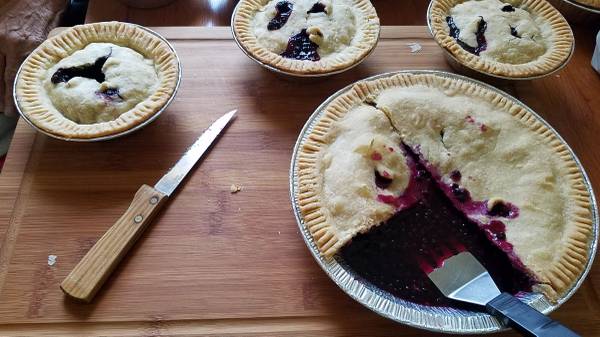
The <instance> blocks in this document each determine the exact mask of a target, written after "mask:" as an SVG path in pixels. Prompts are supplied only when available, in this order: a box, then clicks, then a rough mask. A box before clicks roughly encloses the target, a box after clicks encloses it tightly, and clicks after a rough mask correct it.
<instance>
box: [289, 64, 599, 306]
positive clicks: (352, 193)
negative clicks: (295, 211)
mask: <svg viewBox="0 0 600 337" xmlns="http://www.w3.org/2000/svg"><path fill="white" fill-rule="evenodd" d="M299 151H300V152H299V157H298V164H297V172H298V184H299V192H298V202H299V205H300V210H301V213H302V216H303V219H304V223H305V224H306V226H307V228H308V229H309V231H310V232H311V233H312V236H313V237H314V240H315V242H316V244H317V246H318V248H319V249H320V251H321V253H322V254H323V255H324V256H327V257H331V256H334V255H336V254H337V255H340V256H342V257H343V258H344V260H345V262H346V263H347V264H348V265H350V266H351V267H352V268H353V269H354V270H355V271H356V272H357V273H358V274H359V275H360V276H362V277H364V278H366V279H367V280H369V281H370V282H373V283H375V284H377V285H378V286H380V287H382V288H383V289H385V290H388V291H390V292H392V293H393V294H395V295H397V296H399V297H403V298H405V299H409V300H412V301H416V302H422V303H425V304H432V305H443V304H444V303H445V302H444V299H443V296H442V295H441V294H440V293H439V292H437V289H436V288H435V287H434V286H433V285H432V284H431V283H430V281H429V279H428V278H427V277H426V276H425V274H424V273H423V271H424V270H425V269H424V268H423V264H422V263H423V261H426V262H429V265H432V266H433V267H435V266H436V264H439V263H440V262H441V261H442V260H443V258H445V257H448V256H450V255H452V254H455V253H457V252H459V251H463V250H468V251H470V252H472V253H473V254H474V255H475V256H476V257H477V258H478V259H480V261H481V262H482V263H483V264H484V265H485V266H486V268H488V270H490V273H491V274H492V276H493V277H494V279H495V280H496V282H499V283H500V286H501V289H503V290H504V291H511V292H513V293H516V292H518V291H525V290H526V291H530V290H532V289H533V290H537V291H541V292H543V293H544V294H545V295H546V296H547V297H548V298H549V299H550V300H555V299H557V298H558V296H560V295H561V294H563V293H564V292H565V291H566V290H567V289H569V288H570V287H571V286H572V284H573V283H574V282H575V281H576V279H577V278H578V277H579V276H580V275H581V273H582V272H583V270H584V267H585V264H586V262H587V258H588V248H587V247H588V243H589V240H590V238H591V233H592V218H591V212H590V204H589V200H590V195H589V193H588V191H587V189H586V187H585V185H584V180H583V176H582V172H581V171H580V170H579V169H578V166H577V164H576V163H575V161H574V159H573V158H572V156H571V154H570V152H569V150H568V149H567V147H566V146H565V145H564V144H563V143H562V142H561V141H560V140H559V139H558V138H557V136H556V135H555V134H554V133H553V132H552V131H551V130H549V129H548V128H547V127H546V126H544V125H543V124H542V123H540V122H539V121H538V120H537V119H536V118H535V117H534V116H533V115H531V113H529V112H528V111H527V110H526V109H525V108H524V107H522V106H520V105H518V104H516V103H514V102H513V101H512V100H510V99H508V98H507V97H505V96H503V95H501V94H498V93H496V92H493V91H491V90H489V89H486V88H484V87H482V86H479V85H476V84H473V83H469V82H466V81H463V80H458V79H449V78H445V77H441V76H437V75H432V74H407V73H405V74H396V75H393V76H389V77H385V78H381V79H377V80H372V81H367V82H359V83H358V84H356V85H355V86H354V87H353V88H352V89H351V90H349V91H348V92H347V93H344V94H342V95H341V96H339V97H337V98H336V99H335V100H334V101H332V102H331V103H330V104H329V105H328V106H327V107H326V108H325V110H324V113H323V116H322V117H321V118H320V119H319V120H318V121H317V122H316V124H314V128H313V129H312V130H311V132H310V134H309V136H308V138H307V140H306V141H305V142H304V144H303V146H302V147H301V148H300V150H299ZM434 288H435V289H434Z"/></svg>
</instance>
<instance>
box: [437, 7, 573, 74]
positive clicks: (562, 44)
mask: <svg viewBox="0 0 600 337" xmlns="http://www.w3.org/2000/svg"><path fill="white" fill-rule="evenodd" d="M467 1H471V0H467ZM463 2H465V0H433V1H432V3H431V5H430V11H429V20H430V24H431V30H432V33H433V38H434V39H435V40H436V42H437V43H438V44H439V45H440V46H441V47H442V48H444V49H445V50H446V51H447V52H449V53H450V54H451V55H453V56H454V57H455V58H456V59H457V60H458V61H459V62H460V63H461V64H463V65H465V66H467V67H469V68H471V69H475V70H477V71H480V72H483V73H487V74H491V75H497V76H503V77H509V78H528V77H535V76H543V75H547V74H549V73H551V72H553V71H555V70H556V69H558V68H560V67H561V66H563V65H564V63H565V62H567V60H568V59H569V57H570V55H571V52H572V49H573V44H574V38H573V32H572V31H571V27H570V26H569V24H568V23H567V21H566V20H565V19H564V18H563V16H562V15H561V14H560V13H559V12H558V11H557V10H556V9H555V8H554V7H552V5H550V4H549V3H548V2H547V1H545V0H523V1H520V2H518V3H519V4H520V5H519V7H520V8H522V9H524V10H527V11H528V12H529V13H531V14H532V15H534V16H535V17H538V18H541V19H543V20H544V22H545V23H547V24H548V25H549V27H551V30H552V36H551V39H550V41H549V46H548V48H549V49H548V51H547V52H546V53H545V54H544V55H542V56H541V57H539V58H538V59H537V60H535V61H532V62H528V63H523V64H509V63H501V62H497V61H494V60H491V59H486V58H483V57H479V56H477V55H474V54H471V53H469V52H468V51H466V50H465V49H463V48H462V47H461V46H460V45H459V44H458V43H457V42H456V40H455V39H454V38H453V37H452V36H450V35H449V33H448V24H447V22H446V17H447V16H448V15H449V11H450V9H452V8H453V7H454V6H456V5H458V4H461V3H463Z"/></svg>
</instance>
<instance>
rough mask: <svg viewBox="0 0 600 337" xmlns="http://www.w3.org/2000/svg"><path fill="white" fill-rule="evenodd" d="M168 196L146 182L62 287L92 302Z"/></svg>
mask: <svg viewBox="0 0 600 337" xmlns="http://www.w3.org/2000/svg"><path fill="white" fill-rule="evenodd" d="M166 200H167V196H166V195H165V194H163V193H161V192H159V191H157V190H156V189H154V188H153V187H150V186H148V185H142V187H140V189H139V190H138V191H137V192H136V194H135V197H134V198H133V200H132V201H131V204H130V205H129V208H128V209H127V211H125V213H124V214H123V215H122V216H121V218H119V220H117V222H116V223H115V224H114V225H113V226H112V227H111V228H109V229H108V231H106V233H104V235H103V236H102V237H101V238H100V240H98V241H97V242H96V244H94V246H93V247H92V248H91V249H90V250H89V251H88V252H87V254H85V256H84V257H83V258H82V259H81V261H79V263H78V264H77V266H75V268H74V269H73V270H72V271H71V273H70V274H69V275H68V276H67V277H66V278H65V279H64V280H63V282H62V283H61V284H60V288H61V289H62V290H63V291H64V292H65V293H66V294H67V295H69V296H71V297H73V298H75V299H78V300H81V301H84V302H90V301H91V300H92V299H93V298H94V295H96V292H98V290H99V289H100V287H101V286H102V284H103V283H104V282H105V281H106V279H107V278H108V276H109V275H110V273H111V272H112V271H113V270H114V269H115V267H116V266H117V265H118V264H119V262H120V261H121V259H123V257H124V256H125V255H126V254H127V252H128V251H129V249H130V248H131V247H132V246H133V244H134V243H135V242H136V241H137V239H138V238H139V237H140V236H141V234H142V233H143V232H144V230H145V229H146V227H148V224H149V223H150V221H152V218H153V217H154V216H155V215H156V214H157V213H158V211H159V210H160V209H161V208H162V206H163V205H164V203H165V201H166Z"/></svg>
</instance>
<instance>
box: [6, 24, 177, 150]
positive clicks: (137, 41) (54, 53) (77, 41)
mask: <svg viewBox="0 0 600 337" xmlns="http://www.w3.org/2000/svg"><path fill="white" fill-rule="evenodd" d="M94 42H110V43H113V44H116V45H119V46H123V47H129V48H131V49H133V50H135V51H137V52H138V53H140V54H142V55H143V56H144V57H146V58H148V59H152V60H153V61H154V65H155V69H156V72H157V75H158V79H159V84H158V87H157V89H156V91H155V92H154V93H153V94H152V95H151V96H150V97H148V98H146V99H145V100H143V101H142V102H140V103H139V104H137V105H136V106H135V107H134V108H133V109H131V110H129V111H127V112H125V113H123V114H121V115H120V116H119V117H118V118H117V119H115V120H112V121H109V122H102V123H96V124H77V123H75V122H73V121H71V120H70V119H68V118H66V117H65V116H63V114H62V113H61V112H59V111H58V110H57V109H56V108H55V107H54V106H53V105H52V103H51V102H49V100H48V99H47V98H46V96H45V95H44V94H43V91H44V88H43V84H42V79H43V77H44V74H45V73H46V71H47V70H48V69H50V68H51V67H52V66H53V65H55V64H56V63H58V62H59V61H60V60H61V59H63V58H65V57H67V56H69V55H71V54H72V53H74V52H75V51H78V50H81V49H83V48H84V47H85V46H86V45H88V44H90V43H94ZM178 76H179V66H178V62H177V57H176V55H175V53H174V52H173V51H172V50H171V49H170V48H169V46H168V45H167V44H166V43H164V42H163V41H162V40H161V39H160V38H158V37H156V36H155V35H153V34H151V33H149V32H148V31H146V30H144V29H142V28H141V27H139V26H136V25H133V24H128V23H122V22H101V23H93V24H86V25H80V26H75V27H72V28H69V29H67V30H65V31H63V32H61V33H60V34H58V35H56V36H54V37H52V38H50V39H48V40H46V41H45V42H44V43H42V44H41V45H40V46H39V47H38V48H36V49H35V50H34V51H33V52H32V53H31V55H29V57H28V58H27V59H26V60H25V62H24V63H23V65H22V68H21V72H20V74H19V77H18V78H17V80H16V82H15V86H16V101H17V103H18V105H19V107H20V110H21V112H22V113H23V114H24V115H25V116H26V117H27V118H28V119H29V120H30V121H31V122H32V123H33V124H35V125H36V126H37V127H39V128H41V129H43V130H45V131H47V132H49V133H51V134H54V135H57V136H60V137H65V138H79V139H89V138H97V137H102V136H107V135H112V134H116V133H119V132H122V131H125V130H128V129H130V128H132V127H134V126H136V125H139V124H140V123H142V122H144V121H145V120H147V119H148V118H150V117H151V116H152V115H154V114H155V113H156V112H157V111H158V110H160V109H161V108H162V107H163V106H164V105H165V104H166V102H167V101H168V100H169V99H170V98H171V96H172V95H173V92H174V90H175V86H176V85H177V79H178Z"/></svg>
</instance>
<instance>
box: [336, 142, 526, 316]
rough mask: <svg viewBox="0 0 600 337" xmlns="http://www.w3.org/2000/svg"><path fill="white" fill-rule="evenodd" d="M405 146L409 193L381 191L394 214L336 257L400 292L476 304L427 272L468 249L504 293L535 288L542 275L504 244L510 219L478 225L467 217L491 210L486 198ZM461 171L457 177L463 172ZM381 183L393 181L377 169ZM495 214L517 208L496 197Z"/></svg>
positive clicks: (435, 301)
mask: <svg viewBox="0 0 600 337" xmlns="http://www.w3.org/2000/svg"><path fill="white" fill-rule="evenodd" d="M404 152H405V154H406V156H407V164H408V166H409V168H410V170H411V179H410V181H409V184H408V187H407V188H406V191H405V193H404V194H403V195H401V196H399V197H395V196H393V195H385V194H380V195H379V196H378V200H380V201H381V202H385V203H387V204H390V205H393V206H394V207H395V208H396V209H397V212H396V214H395V215H394V216H393V217H392V218H391V219H389V220H388V221H386V222H385V223H383V224H381V225H380V226H377V227H375V228H373V229H371V230H370V231H369V232H367V233H364V234H359V235H358V236H356V237H355V238H354V239H353V240H352V242H351V243H349V244H348V245H346V246H345V247H343V248H342V250H341V251H340V254H339V255H338V257H337V258H338V260H339V261H340V263H342V264H345V265H347V266H348V267H350V268H351V269H352V270H353V271H354V272H355V273H356V274H357V275H358V276H359V277H361V278H363V279H365V280H366V281H368V282H369V283H371V284H373V285H375V286H377V287H378V288H381V289H383V290H385V291H387V292H389V293H390V294H392V295H394V296H397V297H399V298H402V299H405V300H408V301H411V302H415V303H420V304H425V305H432V306H452V307H457V308H464V309H471V310H474V309H476V308H474V307H472V306H469V305H465V304H463V303H458V302H454V301H452V300H449V299H447V298H446V297H444V296H443V295H442V294H441V293H440V292H439V290H438V289H437V288H436V287H435V285H434V284H433V283H432V282H431V281H430V280H429V278H428V277H427V275H426V273H428V272H430V271H431V270H433V269H434V268H436V267H438V266H441V264H442V263H443V261H444V260H445V259H446V258H448V257H450V256H452V255H454V254H457V253H459V252H461V251H465V250H468V251H469V252H471V253H472V254H473V255H475V257H477V259H478V260H479V261H480V262H481V263H482V264H483V265H484V266H485V267H486V268H487V269H488V271H489V272H490V274H491V275H492V277H493V278H494V280H495V281H496V282H497V283H498V286H499V288H500V289H501V290H502V291H507V292H510V293H512V294H515V293H518V292H519V291H531V287H532V285H533V284H535V283H536V280H535V279H534V278H533V277H532V276H531V274H530V273H529V272H528V271H527V269H526V268H525V266H524V265H523V264H522V262H521V261H520V260H519V259H518V258H517V257H516V255H515V254H514V252H513V247H512V245H511V244H510V243H508V242H506V234H505V225H504V223H503V222H502V221H500V220H492V221H490V222H489V223H487V224H481V223H476V222H474V221H473V220H471V219H469V218H468V217H467V216H466V215H465V214H486V213H487V212H488V209H487V202H486V201H473V200H471V197H470V194H469V192H468V191H467V190H465V189H464V188H461V187H460V186H458V185H457V184H455V183H452V184H450V185H448V184H445V183H443V182H442V180H441V178H440V177H439V175H438V174H437V173H436V171H435V170H434V169H433V168H432V167H429V165H428V164H427V162H426V161H424V160H423V159H421V158H419V156H418V155H417V154H416V153H415V152H413V151H412V149H410V148H408V147H407V146H405V147H404ZM457 172H458V171H453V172H452V173H451V176H455V177H457V174H456V173H457ZM458 174H460V172H458ZM451 179H452V178H451ZM375 181H376V184H377V186H378V187H379V188H380V189H385V188H387V187H388V186H389V185H390V184H391V182H392V180H391V179H385V178H384V177H382V176H381V175H380V174H379V173H378V172H377V171H376V172H375ZM382 182H384V183H382ZM453 185H456V186H453ZM455 190H462V191H461V192H459V193H458V194H459V195H460V196H461V198H462V200H463V201H461V200H459V197H457V196H456V194H455V193H456V192H455ZM381 192H383V191H381ZM489 213H490V214H488V215H489V216H493V217H505V218H506V217H513V218H514V217H516V216H518V209H517V207H516V206H515V205H512V204H510V203H505V202H497V203H496V204H494V207H492V209H491V210H489Z"/></svg>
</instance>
